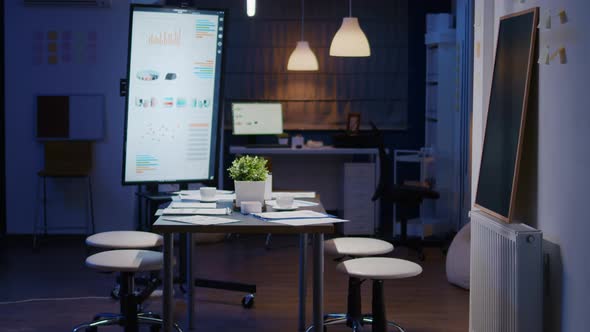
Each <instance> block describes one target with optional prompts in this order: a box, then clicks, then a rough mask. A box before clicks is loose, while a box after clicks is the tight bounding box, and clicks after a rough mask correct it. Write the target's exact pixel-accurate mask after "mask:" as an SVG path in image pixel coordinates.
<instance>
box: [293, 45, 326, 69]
mask: <svg viewBox="0 0 590 332" xmlns="http://www.w3.org/2000/svg"><path fill="white" fill-rule="evenodd" d="M318 68H319V65H318V59H317V58H316V56H315V54H314V53H313V51H312V50H311V48H310V47H309V43H308V42H306V41H298V42H297V47H295V49H294V50H293V53H291V56H290V57H289V62H288V63H287V70H309V71H312V70H318Z"/></svg>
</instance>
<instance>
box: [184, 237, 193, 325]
mask: <svg viewBox="0 0 590 332" xmlns="http://www.w3.org/2000/svg"><path fill="white" fill-rule="evenodd" d="M194 246H195V244H194V242H193V234H192V233H186V262H185V264H186V292H187V302H188V303H187V308H186V310H187V313H186V314H187V317H188V319H187V320H188V328H189V330H192V329H194V328H195V327H194V313H195V298H194V294H195V293H194V288H195V280H194V278H193V249H194Z"/></svg>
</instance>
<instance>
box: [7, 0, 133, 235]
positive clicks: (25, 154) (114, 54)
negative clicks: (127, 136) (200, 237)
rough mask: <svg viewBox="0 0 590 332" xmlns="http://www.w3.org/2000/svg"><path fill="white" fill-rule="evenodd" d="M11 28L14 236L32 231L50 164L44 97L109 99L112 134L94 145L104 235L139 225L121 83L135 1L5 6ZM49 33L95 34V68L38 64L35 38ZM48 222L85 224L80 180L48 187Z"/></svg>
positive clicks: (10, 223) (10, 213)
mask: <svg viewBox="0 0 590 332" xmlns="http://www.w3.org/2000/svg"><path fill="white" fill-rule="evenodd" d="M5 6H6V10H5V17H4V19H5V26H6V28H5V29H6V38H5V49H6V100H5V103H6V141H5V142H4V144H6V182H7V188H6V193H7V204H6V206H7V232H8V233H9V234H15V233H31V232H32V229H33V222H34V220H35V216H36V211H37V208H38V207H39V206H40V200H39V197H40V187H39V186H38V184H39V182H38V179H37V175H36V174H37V171H39V170H40V169H41V168H42V166H43V150H42V145H41V144H40V143H39V142H37V141H36V140H35V137H34V136H35V111H34V107H35V106H34V105H35V102H34V99H35V96H36V95H38V94H65V95H67V94H102V95H104V96H105V101H106V123H105V127H106V136H105V139H104V140H103V141H101V142H98V143H97V144H95V146H94V169H93V172H92V177H93V182H94V183H93V184H94V188H93V189H94V207H95V217H96V227H97V231H104V230H108V229H130V228H132V227H133V225H134V219H133V215H134V213H133V212H134V208H135V204H134V194H133V191H134V188H133V187H122V186H121V167H122V166H121V161H122V154H123V153H122V144H123V143H122V142H123V125H124V113H125V108H124V98H122V97H119V91H118V86H119V79H120V78H122V77H125V76H126V61H127V36H128V24H129V23H128V22H129V20H128V16H129V2H128V1H113V5H112V8H109V9H97V8H94V9H92V8H89V9H86V8H64V7H58V8H31V7H24V6H23V2H22V1H16V0H14V1H6V2H5ZM48 30H56V31H64V30H70V31H72V32H76V31H81V32H88V31H96V32H97V37H98V42H97V46H98V48H97V52H96V53H97V61H96V64H92V65H91V64H61V61H60V64H57V65H47V64H46V65H34V64H33V35H34V33H35V32H45V33H46V32H47V31H48ZM49 184H50V186H49V192H48V196H49V202H48V204H49V210H48V211H49V224H50V225H53V226H66V225H76V224H78V225H80V224H83V222H84V218H85V214H86V205H85V196H84V195H85V193H86V191H85V188H86V187H85V186H84V184H83V183H81V181H79V180H78V181H73V180H59V181H50V182H49Z"/></svg>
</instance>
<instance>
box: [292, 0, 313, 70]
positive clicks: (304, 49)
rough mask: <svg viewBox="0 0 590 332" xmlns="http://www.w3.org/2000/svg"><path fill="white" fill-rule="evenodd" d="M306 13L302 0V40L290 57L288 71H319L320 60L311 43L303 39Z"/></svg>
mask: <svg viewBox="0 0 590 332" xmlns="http://www.w3.org/2000/svg"><path fill="white" fill-rule="evenodd" d="M304 13H305V7H304V0H301V40H300V41H298V42H297V46H296V47H295V50H293V53H291V56H289V62H288V63H287V70H297V71H316V70H318V69H319V65H318V59H317V58H316V56H315V54H314V53H313V51H312V50H311V48H310V47H309V43H308V42H306V41H305V40H304V38H303V21H304V18H305V17H304Z"/></svg>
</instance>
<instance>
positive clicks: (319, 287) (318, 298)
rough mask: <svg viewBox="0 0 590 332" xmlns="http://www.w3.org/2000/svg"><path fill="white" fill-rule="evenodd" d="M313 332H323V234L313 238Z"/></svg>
mask: <svg viewBox="0 0 590 332" xmlns="http://www.w3.org/2000/svg"><path fill="white" fill-rule="evenodd" d="M313 330H314V332H323V331H324V234H323V233H318V234H315V235H314V237H313Z"/></svg>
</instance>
